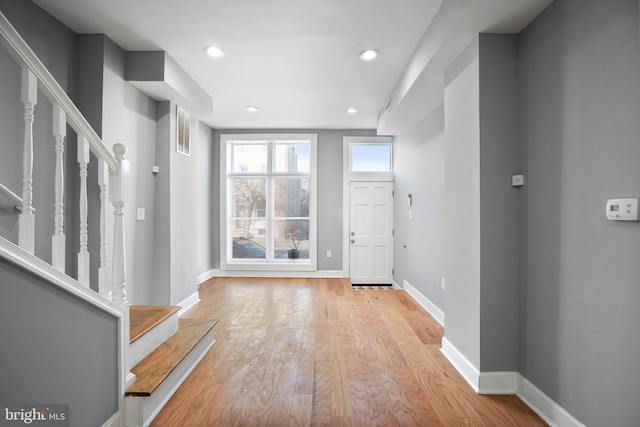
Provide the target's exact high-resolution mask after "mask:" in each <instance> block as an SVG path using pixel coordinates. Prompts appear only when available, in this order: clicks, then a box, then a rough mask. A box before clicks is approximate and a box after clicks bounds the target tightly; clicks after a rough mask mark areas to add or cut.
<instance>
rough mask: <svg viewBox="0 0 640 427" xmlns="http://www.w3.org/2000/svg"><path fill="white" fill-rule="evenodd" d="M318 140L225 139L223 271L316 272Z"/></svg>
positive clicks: (297, 137)
mask: <svg viewBox="0 0 640 427" xmlns="http://www.w3.org/2000/svg"><path fill="white" fill-rule="evenodd" d="M316 140H317V138H316V135H311V134H308V135H307V134H305V135H297V134H296V135H293V134H292V135H287V134H285V135H222V136H221V154H222V155H221V166H222V167H221V170H222V174H223V175H222V179H221V194H222V195H223V197H221V199H222V201H223V202H224V203H221V218H222V221H221V230H220V231H221V233H220V235H221V257H222V268H223V269H265V270H270V269H277V270H315V265H316V250H315V246H316V243H315V236H316V227H315V224H316V218H315V211H316V209H315V203H316V202H315V201H316V182H315V181H316V180H315V176H316V172H315V165H316Z"/></svg>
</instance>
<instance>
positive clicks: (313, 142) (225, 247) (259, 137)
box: [220, 133, 318, 272]
mask: <svg viewBox="0 0 640 427" xmlns="http://www.w3.org/2000/svg"><path fill="white" fill-rule="evenodd" d="M317 140H318V135H317V134H306V133H305V134H298V133H285V134H282V133H274V134H221V135H220V269H221V270H222V271H224V270H236V271H237V270H246V271H252V272H256V271H317V245H318V235H317V222H318V221H317V199H318V180H317V175H318V172H317V162H318V156H317ZM233 141H246V142H248V143H251V141H255V142H256V143H258V142H259V141H267V142H268V143H269V145H268V153H269V154H268V155H269V160H268V166H267V172H266V174H267V176H268V177H271V178H272V177H273V176H276V175H277V176H287V177H301V176H309V192H310V196H309V260H308V262H307V260H300V259H298V260H295V261H294V260H292V261H290V262H287V261H277V262H269V261H258V260H255V259H251V260H246V261H245V260H233V259H231V258H229V256H228V255H229V251H230V250H231V244H230V242H231V241H230V240H229V241H228V239H227V236H228V232H229V224H230V223H229V218H230V215H231V212H230V209H231V201H230V197H231V192H229V191H228V185H229V178H230V176H235V177H237V176H238V175H242V176H246V177H247V178H250V177H252V176H256V174H252V173H242V174H240V173H233V174H232V173H230V171H231V168H232V164H231V161H232V156H231V153H230V150H229V149H228V148H229V146H230V145H229V144H230V142H233ZM295 141H304V142H309V145H310V147H309V157H310V159H309V173H308V174H307V173H296V172H292V173H285V172H283V173H274V172H273V170H272V168H273V166H274V165H272V162H273V156H272V148H273V145H274V144H273V143H274V142H295ZM257 175H260V176H264V175H265V174H264V173H259V174H257ZM267 179H270V178H267ZM270 199H271V198H270V197H268V198H267V210H268V211H269V212H271V211H273V206H270V204H272V203H273V202H272V201H271V200H270ZM274 218H275V217H271V218H270V219H269V222H273V221H275V219H274ZM271 239H273V237H271Z"/></svg>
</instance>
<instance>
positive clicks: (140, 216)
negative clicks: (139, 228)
mask: <svg viewBox="0 0 640 427" xmlns="http://www.w3.org/2000/svg"><path fill="white" fill-rule="evenodd" d="M144 214H145V210H144V208H138V210H137V212H136V219H137V220H138V221H144Z"/></svg>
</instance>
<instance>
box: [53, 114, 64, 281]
mask: <svg viewBox="0 0 640 427" xmlns="http://www.w3.org/2000/svg"><path fill="white" fill-rule="evenodd" d="M53 136H54V138H55V142H56V145H55V152H56V167H55V173H54V178H53V181H54V184H55V206H54V219H53V236H52V237H51V265H52V266H53V268H55V269H57V270H59V271H61V272H63V273H64V272H65V236H64V206H63V200H64V139H65V138H66V136H67V115H66V114H65V112H64V110H63V109H62V108H61V107H60V105H58V104H54V105H53Z"/></svg>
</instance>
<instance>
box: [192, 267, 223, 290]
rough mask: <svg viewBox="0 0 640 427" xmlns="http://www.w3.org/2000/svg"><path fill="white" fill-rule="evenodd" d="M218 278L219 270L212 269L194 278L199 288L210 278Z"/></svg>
mask: <svg viewBox="0 0 640 427" xmlns="http://www.w3.org/2000/svg"><path fill="white" fill-rule="evenodd" d="M218 276H220V270H218V269H215V268H212V269H211V270H208V271H205V272H204V273H201V274H198V277H197V278H196V280H197V282H198V286H200V285H201V284H203V283H204V282H206V281H207V280H209V279H211V278H212V277H218Z"/></svg>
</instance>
